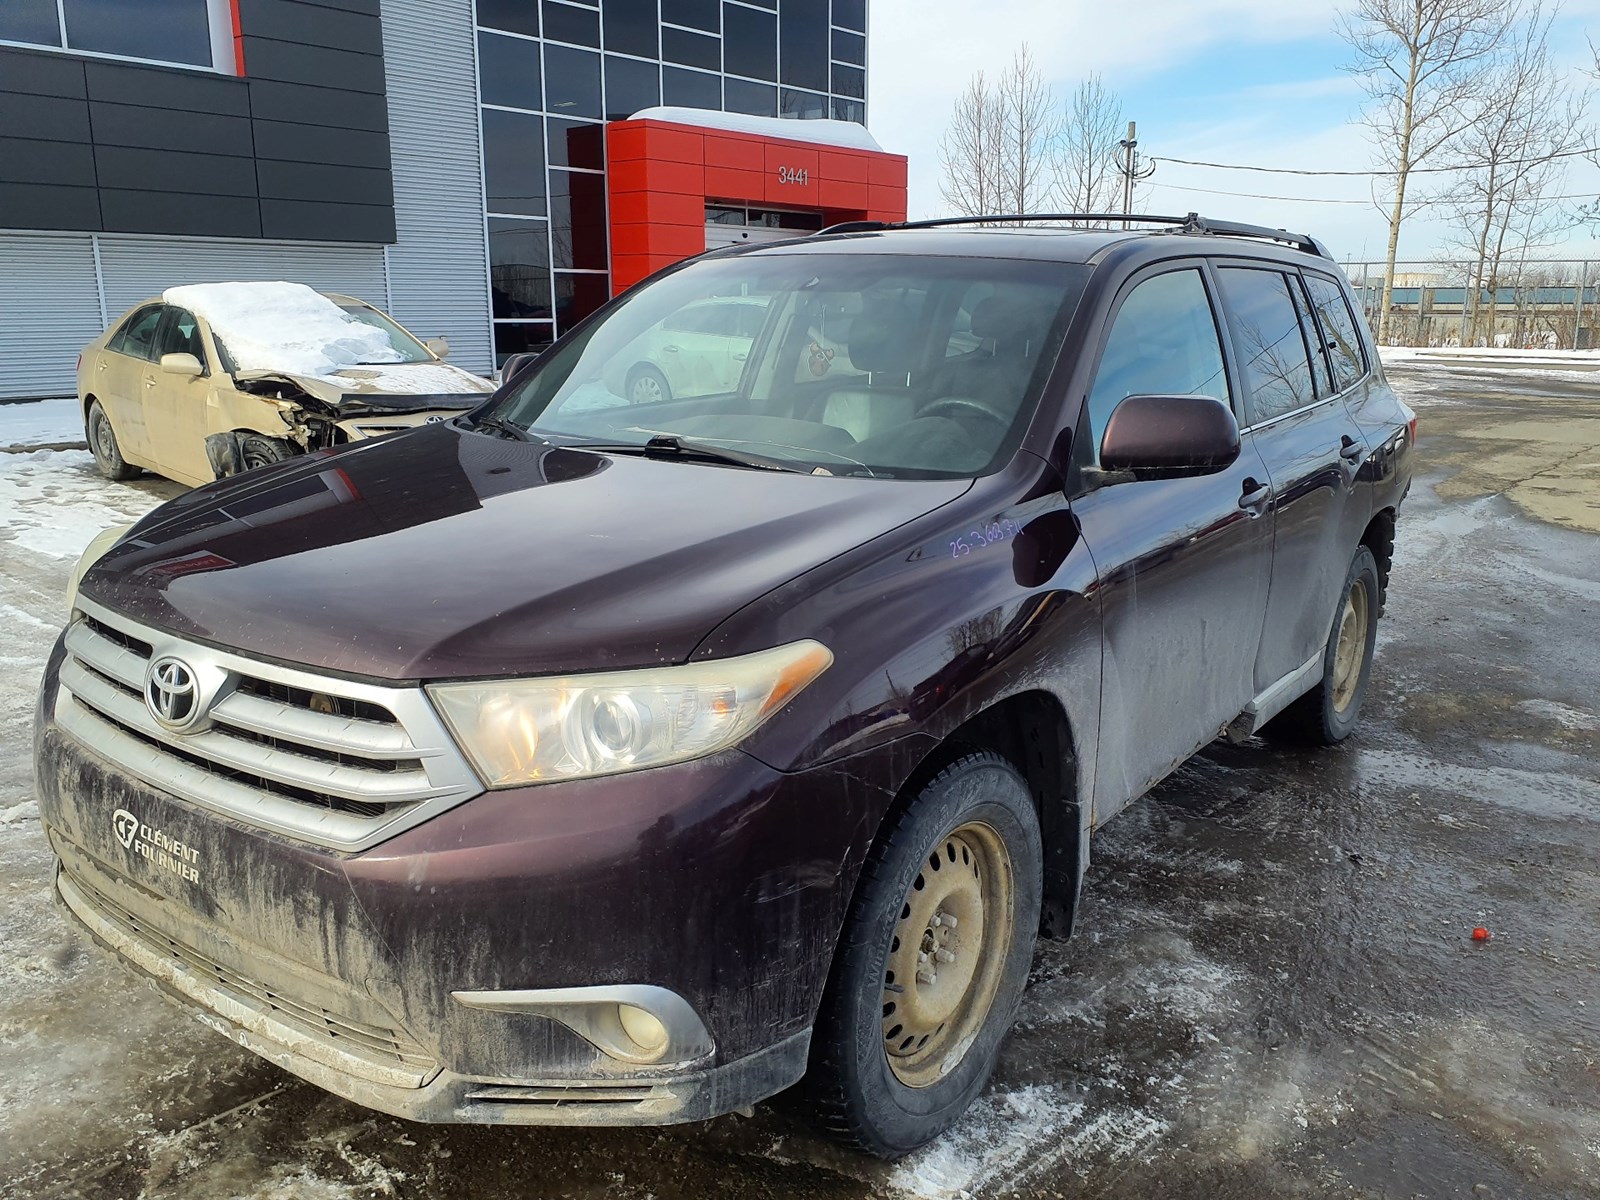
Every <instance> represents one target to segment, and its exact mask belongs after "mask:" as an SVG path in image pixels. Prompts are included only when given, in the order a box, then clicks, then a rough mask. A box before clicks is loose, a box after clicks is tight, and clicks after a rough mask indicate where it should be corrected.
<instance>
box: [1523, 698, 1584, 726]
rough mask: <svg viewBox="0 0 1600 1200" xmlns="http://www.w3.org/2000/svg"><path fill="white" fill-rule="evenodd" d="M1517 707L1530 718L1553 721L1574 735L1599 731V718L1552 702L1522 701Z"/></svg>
mask: <svg viewBox="0 0 1600 1200" xmlns="http://www.w3.org/2000/svg"><path fill="white" fill-rule="evenodd" d="M1517 707H1518V708H1520V709H1521V710H1522V711H1523V712H1525V713H1528V714H1529V715H1530V716H1535V717H1542V718H1544V719H1545V720H1547V721H1554V722H1555V723H1556V724H1557V725H1560V726H1561V727H1562V728H1564V729H1570V730H1572V731H1573V732H1574V733H1589V732H1591V731H1593V730H1597V729H1600V716H1596V715H1595V714H1594V713H1592V712H1585V711H1584V710H1583V709H1581V708H1573V707H1571V706H1570V705H1567V704H1561V703H1558V702H1557V701H1554V700H1523V701H1521V702H1520V703H1519V704H1518V705H1517Z"/></svg>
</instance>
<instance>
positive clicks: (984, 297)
mask: <svg viewBox="0 0 1600 1200" xmlns="http://www.w3.org/2000/svg"><path fill="white" fill-rule="evenodd" d="M1086 275H1087V268H1085V267H1082V266H1078V265H1075V264H1067V263H1053V262H1032V261H1016V260H1009V259H981V258H937V257H923V256H919V257H911V256H906V255H899V254H892V255H891V254H855V253H801V254H795V253H788V254H785V253H780V252H771V251H769V252H764V253H759V254H754V255H744V256H738V257H733V258H726V259H708V260H705V261H702V262H697V263H693V264H691V265H690V266H688V267H685V268H684V269H682V270H680V271H677V272H675V273H673V274H671V275H668V276H666V277H665V278H663V279H661V280H658V281H657V282H655V283H652V284H648V285H646V286H645V287H643V288H640V289H639V290H637V291H635V292H633V293H632V294H630V295H629V296H628V297H627V298H625V299H624V300H623V301H622V302H621V303H620V304H618V305H617V306H616V307H614V308H612V309H610V310H609V311H607V312H605V313H603V314H601V315H600V316H599V317H598V318H597V319H595V320H594V321H593V322H591V323H590V324H589V325H588V326H587V327H586V328H584V329H582V330H581V331H579V333H578V334H577V335H576V336H575V337H571V338H568V339H566V340H565V341H563V342H560V343H558V344H557V345H556V346H555V347H554V348H553V349H551V350H550V351H548V352H547V353H546V354H545V355H544V357H543V358H542V359H540V360H539V362H538V363H537V364H536V365H535V366H534V368H533V369H532V370H531V371H529V372H528V373H527V375H526V377H525V378H524V379H522V380H521V381H520V383H519V385H518V386H516V387H514V388H512V389H511V390H510V391H508V392H507V393H506V394H505V395H504V396H502V397H501V399H500V400H499V401H498V402H497V403H496V405H495V407H494V409H493V414H494V415H495V416H498V417H500V418H503V419H504V420H506V421H508V422H511V423H513V424H515V425H518V426H521V427H523V428H527V429H531V430H532V431H533V432H534V433H536V434H538V435H539V436H541V437H545V438H548V439H550V440H552V441H556V442H560V443H563V444H569V445H571V444H586V443H587V444H594V445H604V446H606V447H608V448H617V449H620V448H623V447H640V448H643V447H645V446H646V443H652V439H654V441H653V443H652V446H653V447H663V446H668V445H673V446H675V447H676V448H677V449H678V450H679V451H680V452H681V450H682V449H684V448H691V447H696V446H698V447H701V448H703V449H711V448H719V449H724V450H731V451H738V452H740V453H741V454H743V455H747V456H751V455H755V456H760V457H761V458H763V459H766V460H770V461H772V462H775V463H779V464H782V465H784V466H785V467H790V468H792V469H795V470H804V471H812V472H815V473H817V474H831V475H868V476H881V477H887V478H897V479H929V478H950V477H960V476H974V475H981V474H985V473H987V472H989V471H994V470H998V469H999V467H1000V466H1001V465H1002V464H1003V463H1004V462H1005V460H1006V458H1007V457H1009V455H1010V454H1011V452H1012V451H1014V450H1015V448H1016V446H1017V444H1018V442H1019V441H1020V440H1021V438H1022V435H1023V432H1024V431H1025V429H1026V427H1027V422H1028V419H1029V418H1030V417H1031V416H1032V414H1033V412H1034V409H1035V406H1036V404H1037V402H1038V397H1039V393H1040V391H1041V390H1042V388H1043V385H1044V379H1045V376H1046V375H1047V374H1048V373H1049V369H1050V366H1051V364H1052V363H1053V362H1054V360H1055V356H1056V352H1057V350H1058V348H1059V347H1060V344H1061V338H1062V333H1063V331H1064V329H1065V327H1066V323H1067V320H1068V319H1069V318H1070V317H1071V314H1072V310H1073V308H1074V307H1075V306H1076V304H1077V301H1078V297H1079V296H1080V295H1081V293H1082V290H1083V280H1084V278H1085V276H1086ZM685 457H687V456H685ZM699 461H705V459H704V458H702V459H700V460H699Z"/></svg>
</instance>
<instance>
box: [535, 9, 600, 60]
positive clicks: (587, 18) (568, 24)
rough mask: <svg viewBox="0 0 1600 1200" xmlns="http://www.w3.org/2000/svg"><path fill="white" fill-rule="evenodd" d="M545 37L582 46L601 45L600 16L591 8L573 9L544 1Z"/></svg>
mask: <svg viewBox="0 0 1600 1200" xmlns="http://www.w3.org/2000/svg"><path fill="white" fill-rule="evenodd" d="M544 35H545V37H547V38H554V39H555V40H556V41H558V42H576V43H577V44H578V45H580V46H594V47H597V48H598V47H599V45H600V14H599V13H597V12H595V11H594V10H593V9H589V8H573V7H572V5H570V4H556V3H554V2H553V0H544Z"/></svg>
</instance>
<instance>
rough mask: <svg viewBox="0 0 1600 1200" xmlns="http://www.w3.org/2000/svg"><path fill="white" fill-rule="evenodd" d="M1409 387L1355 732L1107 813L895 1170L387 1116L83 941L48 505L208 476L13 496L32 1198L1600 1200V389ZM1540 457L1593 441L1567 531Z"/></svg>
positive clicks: (1563, 484)
mask: <svg viewBox="0 0 1600 1200" xmlns="http://www.w3.org/2000/svg"><path fill="white" fill-rule="evenodd" d="M1392 375H1393V377H1394V379H1395V382H1396V384H1397V386H1398V387H1399V388H1400V389H1401V391H1402V392H1403V394H1406V395H1407V396H1408V398H1411V399H1412V400H1413V401H1414V403H1415V405H1416V407H1417V408H1418V410H1419V413H1420V416H1421V421H1422V452H1423V456H1424V459H1425V465H1426V466H1427V468H1428V474H1426V475H1425V476H1424V477H1423V478H1422V479H1421V480H1420V481H1419V484H1418V486H1417V487H1416V488H1415V489H1414V491H1413V494H1412V497H1411V499H1410V501H1409V502H1408V503H1407V505H1406V507H1405V508H1404V510H1403V511H1402V516H1401V521H1400V529H1399V536H1398V546H1397V554H1396V563H1395V570H1394V578H1393V584H1392V589H1391V593H1390V599H1389V609H1388V613H1387V616H1386V618H1385V620H1384V621H1383V622H1382V624H1381V625H1380V628H1379V652H1378V664H1377V667H1376V669H1375V671H1374V676H1373V684H1372V689H1371V691H1370V692H1369V694H1368V699H1367V705H1368V708H1367V713H1366V717H1365V719H1364V721H1363V724H1362V726H1361V727H1360V729H1359V730H1358V732H1357V734H1356V735H1355V736H1354V737H1353V738H1352V739H1351V740H1350V741H1349V742H1348V743H1346V744H1345V745H1343V746H1340V747H1338V748H1335V749H1333V750H1325V751H1319V752H1306V751H1284V750H1280V749H1278V748H1275V747H1273V746H1270V745H1268V744H1266V743H1263V742H1254V741H1253V742H1251V743H1249V744H1247V745H1244V746H1241V747H1224V746H1220V745H1219V746H1217V747H1213V748H1212V749H1210V750H1208V751H1206V752H1205V753H1204V754H1202V755H1201V756H1200V757H1199V758H1197V759H1196V760H1195V761H1193V762H1192V763H1191V764H1189V765H1188V766H1186V767H1185V768H1183V769H1182V770H1181V771H1180V772H1179V773H1178V774H1176V775H1175V776H1173V777H1172V778H1171V779H1169V780H1168V781H1167V782H1166V783H1164V784H1163V785H1162V786H1161V787H1160V788H1158V789H1157V790H1156V792H1155V793H1153V794H1152V795H1151V796H1150V797H1148V798H1146V800H1144V801H1143V802H1141V803H1139V804H1136V805H1134V806H1133V807H1131V808H1130V809H1128V810H1127V811H1126V812H1125V813H1124V814H1123V815H1121V816H1120V817H1118V818H1117V819H1116V820H1115V821H1114V822H1112V823H1111V824H1110V825H1108V827H1107V828H1106V829H1105V830H1103V831H1102V833H1101V834H1100V835H1099V837H1098V838H1097V840H1096V842H1095V847H1094V864H1093V867H1092V869H1091V872H1090V875H1089V878H1088V880H1087V883H1086V886H1085V905H1084V909H1083V913H1082V918H1081V921H1080V924H1079V932H1078V934H1077V936H1075V937H1074V938H1073V939H1072V940H1071V941H1070V942H1046V943H1043V944H1042V945H1041V947H1040V950H1039V954H1038V957H1037V960H1036V964H1035V970H1034V976H1033V981H1032V985H1031V987H1030V989H1029V991H1028V994H1027V997H1026V1000H1025V1002H1024V1008H1023V1013H1022V1017H1021V1021H1020V1024H1019V1027H1018V1029H1017V1030H1016V1032H1015V1033H1014V1034H1013V1036H1012V1037H1011V1038H1010V1040H1009V1041H1008V1043H1007V1045H1006V1048H1005V1052H1004V1056H1003V1060H1002V1064H1001V1068H1000V1070H999V1073H998V1074H997V1076H996V1079H995V1081H994V1083H993V1085H992V1086H991V1087H990V1089H989V1091H988V1093H986V1095H985V1096H984V1098H983V1099H982V1100H981V1102H980V1103H979V1104H978V1106H977V1107H976V1109H975V1110H974V1112H973V1113H972V1115H971V1116H970V1117H969V1118H968V1119H967V1120H966V1121H964V1122H963V1124H962V1125H961V1126H959V1127H958V1128H957V1129H956V1130H955V1131H953V1132H952V1133H951V1134H950V1135H949V1136H947V1137H946V1138H944V1139H942V1140H941V1141H940V1142H938V1143H936V1144H935V1145H934V1146H932V1147H929V1148H928V1149H926V1150H924V1151H922V1152H920V1153H919V1154H917V1155H914V1156H912V1157H911V1158H909V1159H907V1160H905V1161H903V1162H901V1163H899V1164H895V1165H892V1166H887V1165H883V1164H878V1163H874V1162H870V1161H867V1160H863V1159H860V1158H857V1157H855V1156H852V1155H850V1154H847V1153H844V1152H842V1151H839V1150H836V1149H835V1148H833V1147H832V1146H830V1145H828V1144H826V1143H824V1142H822V1141H819V1140H818V1139H816V1138H815V1137H814V1136H812V1135H811V1134H810V1133H809V1132H808V1131H807V1128H806V1125H805V1121H804V1113H803V1111H801V1109H800V1106H799V1105H798V1103H797V1102H795V1101H792V1100H790V1099H788V1098H780V1099H779V1100H778V1101H776V1102H774V1103H771V1104H767V1105H763V1106H760V1107H758V1109H757V1110H756V1114H755V1116H754V1117H753V1118H744V1117H739V1116H730V1117H725V1118H722V1119H720V1120H717V1121H714V1122H711V1123H709V1124H707V1125H703V1126H695V1127H685V1128H675V1129H668V1130H662V1131H651V1130H632V1131H619V1130H613V1131H591V1130H541V1129H504V1128H498V1129H496V1128H460V1127H428V1126H417V1125H411V1124H407V1123H404V1122H400V1121H395V1120H392V1119H390V1118H387V1117H381V1116H375V1115H373V1114H371V1113H369V1112H367V1111H365V1110H362V1109H359V1108H357V1107H355V1106H352V1105H349V1104H346V1103H344V1102H342V1101H339V1100H336V1099H334V1098H332V1097H329V1096H327V1095H324V1094H323V1093H320V1092H318V1091H317V1090H316V1089H315V1088H312V1087H311V1086H309V1085H307V1084H303V1083H300V1082H298V1081H297V1080H295V1079H293V1078H292V1077H290V1076H288V1075H285V1074H284V1073H282V1072H280V1071H279V1070H277V1069H276V1068H274V1067H272V1066H271V1065H269V1064H267V1063H264V1062H261V1061H259V1060H257V1059H255V1058H253V1057H252V1056H250V1055H248V1054H246V1053H245V1052H243V1051H241V1050H239V1049H237V1048H235V1047H234V1046H233V1045H232V1044H231V1043H229V1042H227V1041H225V1040H224V1039H222V1038H221V1037H220V1036H218V1035H215V1034H212V1033H210V1032H208V1031H206V1030H205V1029H203V1028H202V1027H200V1026H199V1025H198V1024H197V1023H195V1022H194V1021H192V1020H191V1019H190V1018H188V1017H187V1016H185V1015H184V1014H182V1013H181V1012H179V1011H178V1010H177V1009H175V1008H173V1007H170V1006H169V1005H167V1004H166V1003H164V1002H162V1001H160V1000H159V999H158V998H157V997H155V996H154V995H153V994H152V993H151V992H150V991H148V990H147V989H145V988H142V987H138V986H134V985H131V984H130V983H129V982H128V979H127V977H126V976H124V975H123V974H122V973H121V972H120V971H119V970H118V969H117V968H115V967H114V966H112V965H110V964H108V963H107V962H105V961H104V960H103V959H102V958H101V957H100V956H99V955H98V954H97V953H95V952H92V951H89V950H87V949H86V948H84V947H82V946H80V945H79V944H78V943H77V941H76V939H74V938H73V936H72V935H71V934H70V932H69V931H68V929H67V926H66V924H65V923H64V921H63V920H62V919H61V918H60V916H59V915H58V914H57V912H56V910H55V909H54V908H53V906H52V905H51V904H50V902H49V899H48V893H49V887H48V884H49V865H48V856H47V854H46V852H45V849H44V844H43V839H42V837H41V835H40V834H39V831H38V826H37V823H36V821H35V820H34V819H33V816H32V814H31V812H29V809H31V807H32V806H31V804H29V796H30V789H31V784H30V782H29V779H28V765H27V746H26V736H27V722H28V719H29V709H30V708H31V703H32V689H33V685H34V681H35V680H36V678H37V674H38V669H39V665H40V664H42V661H43V657H44V653H45V651H46V649H47V646H48V642H49V640H50V637H51V636H52V627H53V624H54V622H56V621H58V620H59V617H60V612H61V601H60V586H61V583H62V581H63V580H64V577H65V573H66V568H67V566H68V565H70V559H66V558H61V557H59V556H56V557H51V556H49V555H43V554H41V553H40V552H39V551H38V546H40V545H41V544H45V543H44V542H43V541H42V540H41V536H40V534H39V531H38V530H37V529H35V528H32V527H29V526H28V525H27V522H28V520H30V519H32V518H30V517H28V516H27V513H29V512H34V511H36V510H37V512H38V513H41V514H42V513H45V512H46V511H47V510H48V508H49V507H51V506H54V507H55V508H57V509H61V510H66V509H70V508H71V507H72V506H73V505H79V506H84V505H101V506H104V507H109V508H112V509H115V508H118V507H119V506H120V507H123V508H134V509H136V508H138V507H140V506H144V505H147V504H149V503H153V502H154V500H155V499H156V498H157V497H158V496H159V495H161V494H170V492H171V491H172V490H173V489H170V488H168V487H167V486H166V485H162V484H159V483H150V482H145V483H142V484H139V485H136V486H135V487H133V488H128V487H126V486H125V485H114V484H101V483H98V482H97V481H95V480H94V479H93V477H92V476H89V475H88V474H87V472H88V470H89V468H88V466H87V464H86V459H87V456H86V455H73V454H71V453H70V452H69V453H67V454H64V455H62V456H61V457H59V458H56V459H50V458H48V456H46V457H45V458H43V459H41V464H42V467H46V468H48V469H49V472H51V473H48V474H47V473H46V472H45V471H44V470H43V469H41V471H39V472H35V475H36V476H37V479H35V480H34V481H33V482H28V481H27V480H24V481H22V482H21V483H17V484H15V485H14V486H15V489H16V490H15V495H16V496H17V497H21V498H23V499H26V497H27V496H28V495H30V494H32V493H30V492H29V491H28V489H29V488H33V489H34V491H35V492H37V491H38V489H41V488H45V487H55V488H57V493H56V494H55V495H54V496H52V497H50V498H49V504H45V503H44V501H45V499H46V498H45V497H43V496H37V497H35V498H36V499H37V500H39V501H40V504H39V505H37V506H36V508H26V509H24V508H19V507H15V506H13V504H12V501H11V500H10V499H7V500H6V504H5V505H4V506H0V507H4V509H5V512H6V514H7V515H6V516H5V517H3V518H0V526H4V528H0V616H3V617H4V621H3V626H4V630H5V632H4V635H3V636H4V641H3V642H0V746H3V754H0V913H3V914H4V915H3V916H0V1196H8V1197H9V1196H17V1197H21V1196H29V1197H32V1196H84V1197H96V1198H99V1197H134V1196H140V1195H144V1196H150V1197H155V1196H163V1197H166V1196H171V1197H207V1198H209V1197H228V1196H251V1197H267V1196H278V1197H305V1198H307V1200H333V1198H343V1197H354V1196H394V1197H445V1196H466V1195H493V1196H529V1197H547V1196H548V1197H556V1196H561V1197H573V1198H583V1200H587V1198H591V1197H616V1198H619V1200H645V1198H646V1197H655V1198H656V1200H680V1198H681V1200H691V1198H700V1197H729V1198H732V1197H739V1198H744V1197H818V1198H823V1197H896V1196H906V1195H912V1196H937V1197H960V1196H964V1195H971V1196H974V1197H978V1196H981V1197H989V1196H996V1197H998V1196H1013V1195H1015V1196H1021V1197H1041V1198H1042V1197H1058V1196H1061V1197H1066V1196H1070V1197H1108V1198H1109V1197H1141V1198H1144V1197H1198V1196H1203V1197H1207V1198H1208V1200H1209V1198H1216V1200H1225V1198H1232V1197H1239V1198H1244V1197H1276V1196H1289V1195H1302V1196H1352V1197H1368V1196H1372V1197H1412V1196H1427V1197H1457V1196H1467V1197H1480V1196H1481V1197H1526V1198H1529V1200H1534V1198H1542V1197H1581V1196H1596V1195H1600V987H1597V986H1596V980H1597V978H1600V871H1597V867H1596V862H1597V859H1600V699H1597V697H1600V653H1597V650H1600V537H1597V536H1596V535H1595V534H1593V533H1590V532H1587V531H1586V527H1585V525H1584V523H1583V521H1584V519H1585V514H1586V509H1585V508H1584V506H1585V505H1595V504H1597V503H1600V452H1597V451H1595V449H1594V447H1595V446H1596V445H1597V444H1600V435H1596V436H1594V437H1592V438H1591V437H1590V436H1589V435H1590V434H1591V433H1594V432H1595V430H1596V428H1597V427H1600V426H1597V421H1600V379H1591V380H1587V381H1586V380H1584V379H1583V378H1582V377H1581V376H1580V375H1579V374H1578V373H1576V372H1543V373H1541V372H1531V371H1526V370H1523V371H1515V372H1513V371H1508V370H1501V369H1488V370H1485V369H1483V368H1481V367H1476V366H1474V367H1470V368H1468V367H1462V368H1454V367H1450V366H1448V365H1440V364H1433V363H1409V364H1405V365H1403V366H1398V367H1396V368H1395V369H1394V370H1393V371H1392ZM1508 425H1515V426H1516V428H1517V429H1518V430H1520V431H1521V432H1522V434H1524V435H1526V436H1522V437H1520V438H1517V439H1513V438H1511V437H1510V435H1508V434H1504V432H1502V435H1501V436H1500V437H1498V438H1497V437H1496V435H1495V433H1494V430H1495V429H1496V428H1497V427H1500V428H1502V431H1503V429H1504V427H1506V426H1508ZM1575 430H1576V431H1578V432H1577V434H1576V435H1575V434H1574V431H1575ZM1513 440H1516V441H1519V442H1520V443H1522V444H1523V448H1524V449H1525V448H1526V445H1527V444H1528V443H1533V444H1537V445H1550V446H1553V447H1555V449H1556V450H1557V451H1562V452H1561V453H1559V454H1557V453H1554V452H1552V453H1551V454H1549V455H1548V456H1547V457H1550V458H1551V461H1552V462H1554V461H1555V459H1557V458H1559V459H1560V460H1561V463H1562V465H1561V469H1560V472H1559V479H1558V483H1559V488H1560V490H1561V491H1562V493H1563V496H1562V498H1561V500H1560V505H1561V506H1564V507H1561V508H1560V509H1559V511H1557V510H1552V509H1550V508H1549V506H1548V505H1547V504H1546V502H1545V498H1543V497H1541V496H1539V495H1537V494H1531V493H1530V492H1529V491H1528V490H1527V489H1526V487H1525V486H1524V485H1525V484H1526V483H1527V481H1528V480H1529V479H1536V476H1537V475H1538V473H1539V472H1538V470H1537V468H1538V465H1539V464H1538V463H1537V462H1535V463H1534V464H1533V466H1534V467H1535V468H1536V469H1535V470H1533V471H1522V469H1521V466H1518V467H1517V468H1516V470H1515V471H1513V470H1512V469H1511V465H1509V464H1506V463H1504V462H1500V461H1499V459H1497V457H1496V456H1497V455H1502V454H1503V453H1504V452H1506V451H1507V448H1508V445H1509V443H1510V442H1511V441H1513ZM1486 463H1487V464H1489V465H1487V466H1486ZM1523 465H1527V464H1523ZM3 470H4V467H3V464H0V485H5V476H4V474H3ZM1497 472H1500V473H1499V474H1497ZM1518 472H1521V473H1520V474H1519V473H1518ZM1519 488H1521V489H1522V490H1521V491H1520V492H1519ZM1534 491H1535V492H1536V491H1537V488H1535V489H1534ZM1574 492H1575V494H1576V499H1573V493H1574ZM108 497H110V499H108ZM17 503H18V504H19V505H20V503H21V501H20V500H19V501H18V502H17ZM1574 505H1576V507H1573V506H1574ZM14 512H20V513H22V516H21V517H20V518H17V519H13V515H12V514H13V513H14ZM1563 515H1565V516H1567V517H1568V518H1573V517H1574V515H1575V516H1576V518H1577V519H1569V520H1567V521H1565V522H1563V521H1561V520H1560V519H1559V518H1560V517H1562V516H1563ZM41 519H43V518H42V517H41ZM19 521H20V527H19ZM6 522H9V523H10V524H9V525H5V523H6ZM52 589H53V590H52ZM1477 926H1483V927H1485V928H1487V929H1489V930H1490V931H1491V932H1492V934H1493V936H1492V938H1491V939H1490V940H1488V941H1486V942H1475V941H1474V940H1473V938H1472V931H1473V929H1474V927H1477Z"/></svg>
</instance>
